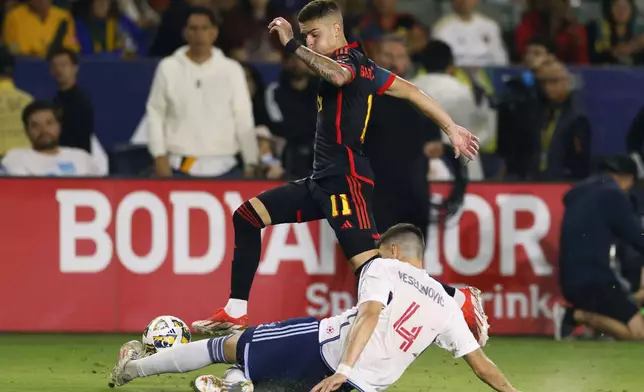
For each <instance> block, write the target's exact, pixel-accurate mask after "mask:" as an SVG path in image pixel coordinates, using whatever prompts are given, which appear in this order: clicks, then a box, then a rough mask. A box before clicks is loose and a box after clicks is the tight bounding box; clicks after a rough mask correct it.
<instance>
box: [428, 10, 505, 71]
mask: <svg viewBox="0 0 644 392" xmlns="http://www.w3.org/2000/svg"><path fill="white" fill-rule="evenodd" d="M477 4H478V0H452V8H453V9H454V13H451V14H447V15H445V16H443V17H442V18H441V19H440V20H439V21H438V22H436V26H435V27H434V33H433V35H432V38H434V39H437V40H441V41H444V42H446V43H447V44H448V45H449V46H450V47H451V48H452V50H453V51H454V57H455V59H456V65H458V66H459V67H483V66H493V65H496V66H499V65H507V64H508V53H507V51H506V49H505V46H504V44H503V37H502V36H501V28H500V27H499V24H498V23H497V22H496V21H494V20H492V19H490V18H488V17H487V16H485V15H482V14H480V13H478V12H476V6H477Z"/></svg>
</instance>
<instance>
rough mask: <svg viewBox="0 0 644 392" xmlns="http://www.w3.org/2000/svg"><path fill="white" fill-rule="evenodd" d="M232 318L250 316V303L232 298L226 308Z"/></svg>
mask: <svg viewBox="0 0 644 392" xmlns="http://www.w3.org/2000/svg"><path fill="white" fill-rule="evenodd" d="M224 310H225V311H226V313H228V315H229V316H230V317H233V318H238V317H241V316H244V315H246V314H248V301H244V300H243V299H236V298H230V299H229V300H228V303H227V304H226V307H225V308H224Z"/></svg>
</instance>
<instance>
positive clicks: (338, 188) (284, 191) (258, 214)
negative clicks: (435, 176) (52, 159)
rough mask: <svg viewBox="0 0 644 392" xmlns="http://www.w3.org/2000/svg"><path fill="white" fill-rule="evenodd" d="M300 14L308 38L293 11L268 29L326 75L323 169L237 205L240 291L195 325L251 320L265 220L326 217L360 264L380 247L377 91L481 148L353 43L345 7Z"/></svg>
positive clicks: (319, 163) (231, 325) (323, 4)
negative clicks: (369, 149) (372, 152)
mask: <svg viewBox="0 0 644 392" xmlns="http://www.w3.org/2000/svg"><path fill="white" fill-rule="evenodd" d="M298 22H299V24H300V30H301V32H302V34H303V36H304V37H306V45H307V46H306V47H305V46H302V45H301V44H299V43H298V42H297V41H296V40H295V39H294V38H293V29H292V27H291V25H290V23H289V22H288V21H287V20H286V19H284V18H276V19H274V20H273V21H272V22H271V24H270V25H269V26H268V28H269V31H270V32H271V33H275V34H277V35H278V36H279V39H280V41H281V42H282V44H283V45H284V46H285V48H286V50H287V51H289V52H291V53H293V54H294V55H295V56H297V57H298V58H300V59H301V60H302V61H304V62H305V63H306V64H307V65H308V66H309V67H310V68H311V69H312V70H313V71H314V72H315V73H316V74H317V75H318V76H320V78H321V79H322V80H321V82H320V87H319V94H318V98H317V105H318V119H317V129H316V135H315V145H314V163H313V174H312V175H311V177H309V178H305V179H302V180H298V181H295V182H292V183H289V184H286V185H283V186H281V187H278V188H275V189H272V190H269V191H267V192H264V193H262V194H260V195H258V196H257V197H254V198H252V199H250V200H247V201H245V202H244V203H243V204H242V205H241V206H240V207H239V208H238V209H237V210H236V211H235V213H234V214H233V226H234V230H235V250H234V256H233V257H234V259H233V264H232V279H231V294H230V298H229V300H228V303H227V304H226V306H225V307H224V308H221V309H219V310H217V311H216V312H215V314H213V315H212V316H211V317H210V318H208V319H206V320H200V321H195V322H194V323H193V324H192V327H193V328H194V329H195V330H196V331H197V332H200V333H210V334H213V333H215V334H220V333H227V332H228V333H230V332H232V331H235V330H239V329H243V328H246V327H247V326H248V316H247V301H248V297H249V294H250V289H251V286H252V282H253V278H254V276H255V272H256V271H257V268H258V266H259V260H260V255H261V229H262V228H264V227H265V226H267V225H278V224H282V223H294V222H309V221H314V220H319V219H326V220H327V221H328V222H329V224H330V225H331V227H332V228H333V229H334V231H335V233H336V236H337V239H338V242H339V243H340V246H341V247H342V249H343V251H344V254H345V256H346V257H347V259H349V262H350V263H351V265H352V267H353V269H354V270H356V272H358V271H359V270H360V267H361V266H362V265H364V264H365V263H366V262H367V261H369V260H372V259H374V258H376V257H377V256H378V250H377V249H376V247H375V241H376V240H377V239H378V232H377V230H376V227H375V223H374V219H373V215H372V212H371V207H370V204H371V194H372V191H373V187H374V180H373V173H372V171H371V167H370V165H369V160H368V159H367V157H366V156H364V155H363V152H362V146H363V143H364V140H365V137H367V135H366V129H367V125H368V123H369V117H370V115H371V107H372V103H373V100H374V97H375V96H376V95H378V94H388V95H392V96H394V97H398V98H402V99H406V100H408V101H410V102H411V103H412V104H413V105H414V106H415V107H416V108H418V109H419V110H420V111H421V112H422V113H423V114H425V115H427V116H428V117H430V118H431V119H432V120H434V121H435V122H436V123H437V124H438V125H439V126H440V127H441V129H442V130H443V131H444V132H445V133H446V134H447V135H448V136H449V139H450V141H451V142H452V145H453V146H454V149H455V151H456V154H457V156H458V155H461V154H462V155H463V156H465V157H466V158H468V159H472V158H473V157H474V156H475V155H476V154H477V153H478V147H479V146H478V139H477V138H476V136H474V135H472V134H471V133H470V132H469V131H467V130H466V129H465V128H462V127H460V126H458V125H456V124H455V123H454V122H453V121H452V119H451V118H450V117H449V115H448V114H447V113H446V112H445V111H444V110H443V109H442V108H440V107H439V106H438V104H437V103H436V102H435V101H433V100H432V99H431V98H430V97H428V96H427V95H425V94H424V93H423V92H422V91H421V90H419V89H418V88H417V87H415V86H414V85H413V84H411V83H409V82H407V81H406V80H404V79H402V78H400V77H397V76H396V75H394V74H392V73H390V72H389V71H387V70H385V69H383V68H380V67H378V66H377V65H376V64H375V63H374V62H373V61H371V60H370V59H369V58H367V57H366V55H365V54H364V52H363V51H362V50H361V48H360V47H359V46H358V45H357V44H347V41H346V38H345V36H344V31H343V22H342V14H341V13H340V11H339V9H338V6H337V5H336V4H335V3H334V2H333V1H330V0H314V1H312V2H310V3H309V4H307V5H306V6H305V7H304V8H303V9H302V10H301V11H300V13H299V15H298ZM395 131H396V130H392V132H395ZM401 175H405V173H401ZM445 287H446V290H447V291H448V293H449V294H450V295H452V296H455V294H459V295H460V292H459V293H456V290H455V289H454V288H452V287H449V286H445ZM462 293H463V294H464V296H462V297H465V298H463V299H462V300H461V301H459V302H460V303H461V305H463V304H464V307H463V311H464V313H465V315H466V319H467V320H468V324H469V325H470V327H471V328H472V330H473V332H475V336H476V337H477V339H479V340H480V338H483V343H484V341H485V340H486V339H487V321H485V320H481V317H482V318H483V319H484V318H485V317H484V313H483V309H482V306H481V302H480V298H479V297H478V291H477V290H475V289H470V288H468V289H464V290H462ZM477 314H478V317H476V315H477ZM481 335H483V336H481Z"/></svg>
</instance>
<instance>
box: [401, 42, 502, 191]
mask: <svg viewBox="0 0 644 392" xmlns="http://www.w3.org/2000/svg"><path fill="white" fill-rule="evenodd" d="M423 67H424V68H425V70H426V71H427V74H425V75H421V76H419V77H418V78H416V79H415V80H414V81H413V82H414V84H415V85H416V86H418V88H419V89H421V90H423V91H424V92H425V93H426V94H427V95H429V96H430V97H432V98H433V99H434V100H435V101H436V102H438V104H439V105H441V106H442V107H443V108H444V109H445V111H447V113H449V115H450V116H451V117H452V119H454V122H455V123H456V124H460V125H462V126H463V127H465V128H467V129H469V130H470V131H471V132H472V133H474V134H475V135H476V136H477V137H478V138H479V139H480V140H481V145H484V144H485V143H487V141H488V140H489V138H490V135H491V132H490V130H489V129H487V127H486V126H481V122H480V121H478V117H481V113H479V109H478V108H477V106H476V101H475V100H474V92H473V91H472V90H471V89H470V88H469V87H468V86H466V85H465V84H464V83H462V82H460V81H459V80H458V79H457V78H456V77H455V76H454V73H455V72H456V67H455V66H454V55H453V53H452V50H451V49H450V47H449V45H447V44H446V43H445V42H442V41H431V42H430V43H429V44H428V45H427V48H426V49H425V58H424V60H423ZM483 124H485V125H487V122H483ZM443 141H444V142H448V140H447V139H446V138H445V139H444V140H443ZM432 164H434V163H433V162H432ZM435 167H440V166H439V165H435ZM467 168H468V176H469V178H470V180H482V179H483V169H482V167H481V161H480V158H479V157H478V156H477V157H475V158H474V160H473V161H472V162H470V163H469V164H468V165H467ZM436 179H438V178H436Z"/></svg>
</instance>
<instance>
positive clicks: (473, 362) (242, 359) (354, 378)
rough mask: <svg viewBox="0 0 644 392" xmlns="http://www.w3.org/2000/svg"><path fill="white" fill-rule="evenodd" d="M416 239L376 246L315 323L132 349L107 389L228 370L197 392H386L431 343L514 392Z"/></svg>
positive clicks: (124, 351) (415, 235)
mask: <svg viewBox="0 0 644 392" xmlns="http://www.w3.org/2000/svg"><path fill="white" fill-rule="evenodd" d="M424 249H425V244H424V240H423V234H422V233H421V232H420V231H419V230H418V229H417V228H416V227H415V226H413V225H408V224H399V225H396V226H393V227H392V228H390V229H389V230H387V232H385V233H384V234H383V235H382V236H381V238H380V241H379V250H380V254H381V256H382V257H381V258H378V259H375V260H373V261H371V262H370V263H369V264H368V265H367V266H366V267H365V268H363V269H362V272H361V275H360V283H359V287H358V304H357V305H356V307H354V308H352V309H350V310H348V311H346V312H344V313H343V314H341V315H339V316H335V317H329V318H326V319H323V320H321V321H318V320H316V319H313V318H305V319H292V320H287V321H284V322H279V323H272V324H263V325H259V326H257V327H254V328H250V329H247V330H246V331H244V332H242V333H237V334H235V335H230V336H226V337H220V338H213V339H208V340H201V341H196V342H192V343H189V344H187V345H184V346H179V347H176V348H172V349H170V350H166V351H163V352H160V353H158V354H155V355H152V356H149V357H145V358H143V357H142V355H143V348H142V347H141V344H140V343H139V342H137V341H132V342H128V343H126V344H125V345H123V347H122V348H121V353H120V357H119V361H118V363H117V365H116V366H115V368H114V370H113V371H112V374H111V375H110V377H111V379H112V383H113V385H117V386H120V385H123V384H125V383H126V382H129V381H131V380H132V379H134V378H137V377H145V376H150V375H153V374H161V373H177V372H185V371H192V370H196V369H199V368H201V367H205V366H208V365H210V364H212V363H230V364H236V367H234V368H231V369H229V371H228V372H227V374H226V376H225V377H224V379H219V378H217V377H214V376H201V377H199V378H197V380H196V382H195V389H196V390H198V391H200V392H222V391H233V390H234V391H240V392H251V391H253V384H254V385H262V384H269V385H272V384H273V383H277V384H279V385H281V388H280V390H281V391H284V392H287V391H293V392H300V391H302V392H307V391H312V392H328V391H336V390H341V391H350V390H353V389H356V390H358V391H365V392H376V391H384V390H386V389H387V388H388V387H389V386H390V385H392V384H393V383H395V382H396V381H397V380H398V379H399V378H400V377H401V376H402V374H403V373H404V371H405V370H406V369H407V367H409V365H411V363H412V362H413V361H414V360H415V359H416V358H418V357H419V356H420V355H421V354H422V353H423V351H425V350H426V349H427V348H428V347H429V346H430V345H431V344H432V343H436V344H437V345H438V346H440V347H442V348H444V349H446V350H449V351H451V352H452V353H453V355H454V357H455V358H460V357H463V358H464V359H465V361H466V362H467V363H468V364H469V365H470V366H471V368H472V370H473V371H474V373H475V374H476V375H477V376H478V377H479V378H480V379H481V380H482V381H484V382H485V383H487V384H488V385H489V386H490V387H492V389H494V390H495V391H501V392H506V391H507V392H513V391H516V389H515V388H514V387H513V386H512V385H511V384H510V382H509V381H508V380H507V379H506V378H505V376H504V375H503V374H502V373H501V371H500V370H499V369H498V368H497V367H496V366H495V365H494V363H492V362H491V361H490V360H489V359H488V358H487V356H486V355H485V354H484V353H483V351H482V349H481V348H480V346H479V344H478V343H477V341H476V339H475V338H474V335H473V334H472V332H471V331H470V329H469V328H468V326H467V323H466V322H465V318H464V316H463V313H462V311H461V309H460V306H459V305H458V304H457V302H456V301H455V300H454V298H452V297H450V296H449V295H448V294H447V293H446V292H445V290H444V289H443V287H442V285H441V284H440V283H438V282H437V281H436V280H434V279H433V278H431V277H430V276H429V275H428V274H427V272H426V271H425V270H424V268H423V262H422V255H423V252H424Z"/></svg>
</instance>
